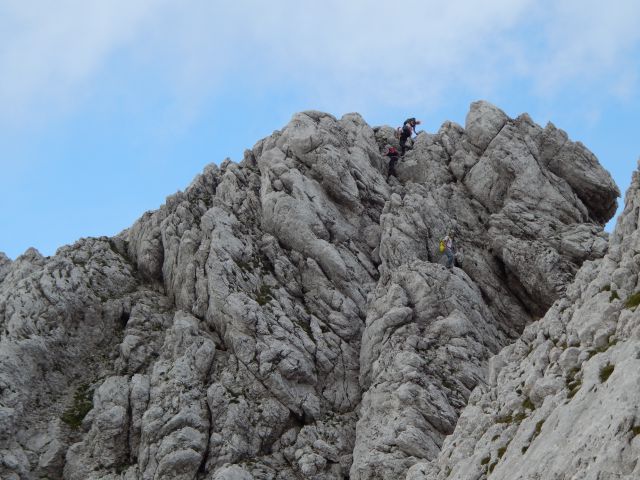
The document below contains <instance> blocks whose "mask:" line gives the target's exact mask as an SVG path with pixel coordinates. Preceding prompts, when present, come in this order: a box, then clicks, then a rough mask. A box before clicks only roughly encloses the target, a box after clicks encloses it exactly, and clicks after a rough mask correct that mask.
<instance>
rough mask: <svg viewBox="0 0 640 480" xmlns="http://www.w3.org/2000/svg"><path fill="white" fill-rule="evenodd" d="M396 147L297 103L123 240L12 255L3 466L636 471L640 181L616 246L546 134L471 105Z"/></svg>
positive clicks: (591, 195) (294, 473)
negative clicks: (449, 247)
mask: <svg viewBox="0 0 640 480" xmlns="http://www.w3.org/2000/svg"><path fill="white" fill-rule="evenodd" d="M386 145H395V146H396V147H398V145H397V140H396V139H395V137H394V130H393V129H392V128H391V127H379V128H371V127H369V126H368V125H367V124H366V123H365V122H364V120H363V119H362V118H361V117H360V116H359V115H357V114H348V115H345V116H344V117H343V118H341V119H339V120H337V119H336V118H334V117H332V116H331V115H328V114H325V113H320V112H314V111H309V112H304V113H300V114H296V115H295V116H294V117H293V119H292V120H291V122H290V123H289V124H288V125H287V126H286V127H285V128H284V129H283V130H282V131H276V132H274V134H273V135H271V136H270V137H268V138H266V139H264V140H261V141H260V142H258V143H257V144H256V145H255V146H254V147H253V149H252V150H248V151H246V152H245V156H244V159H243V160H242V162H240V163H239V164H236V163H233V162H231V161H228V160H227V161H225V162H223V163H222V164H221V165H220V167H217V166H215V165H210V166H208V167H206V168H205V170H204V172H203V173H202V174H201V175H199V176H198V177H197V178H196V179H195V180H194V181H193V183H192V184H191V185H190V186H189V187H188V188H187V189H186V191H185V192H179V193H177V194H175V195H172V196H170V197H168V198H167V201H166V204H165V205H163V206H162V207H161V208H160V209H158V210H157V211H154V212H148V213H146V214H145V215H143V216H142V218H140V220H138V221H137V222H136V223H135V224H134V225H133V226H132V227H131V228H129V229H128V230H126V231H124V232H122V233H121V234H119V235H118V236H116V237H113V238H106V237H105V238H87V239H82V240H80V241H78V242H77V243H75V244H74V245H71V246H66V247H63V248H61V249H59V250H58V251H57V253H56V255H55V256H53V257H47V258H44V257H42V256H41V255H40V254H39V253H38V252H37V251H35V250H28V251H27V252H26V253H25V254H24V255H22V256H21V257H19V258H17V259H16V260H15V261H11V260H9V259H8V258H7V257H6V256H4V255H0V327H1V328H2V337H1V339H0V459H1V461H0V477H1V478H3V479H11V480H13V479H41V478H48V479H50V480H51V479H61V478H64V479H69V480H87V479H110V480H114V479H127V480H151V479H154V480H157V479H185V480H186V479H207V480H245V479H253V478H255V479H272V480H284V479H314V480H321V479H346V478H350V479H354V480H359V479H362V480H364V479H367V480H369V479H405V478H407V479H429V480H435V479H438V480H441V479H469V480H471V479H481V478H487V476H489V475H490V477H491V478H492V479H493V478H495V479H558V480H560V479H565V478H567V479H568V478H580V479H594V480H595V479H604V478H617V479H622V478H624V479H631V478H640V470H639V469H640V466H638V462H637V459H638V457H640V411H639V408H640V407H639V405H640V401H639V400H640V398H639V397H640V390H639V389H638V385H640V378H639V375H640V373H638V372H640V360H639V359H640V316H639V315H640V313H636V305H637V304H638V303H640V293H638V290H639V287H638V270H640V267H639V265H640V262H639V259H640V257H639V255H640V233H638V228H637V226H638V221H639V218H638V215H639V214H638V212H639V211H640V200H639V198H640V197H639V196H638V189H639V188H640V187H639V186H638V181H639V180H638V177H637V175H636V177H634V182H633V185H632V188H631V190H630V191H629V193H628V194H627V206H626V209H625V212H624V213H623V215H622V217H621V219H620V221H619V223H618V227H617V230H616V231H615V233H614V234H613V236H612V239H611V242H610V243H609V239H608V235H607V234H606V233H604V232H603V224H604V223H605V222H606V221H607V220H608V219H610V218H611V216H612V215H613V214H614V212H615V209H616V198H617V197H618V196H619V191H618V189H617V187H616V186H615V184H614V182H613V180H612V179H611V177H610V175H609V173H608V172H607V171H605V170H604V169H603V168H602V167H601V166H600V165H599V163H598V161H597V159H596V158H595V157H594V155H593V154H592V153H591V152H589V151H588V150H587V149H586V148H585V147H584V146H583V145H582V144H581V143H574V142H572V141H570V140H569V139H568V138H567V135H566V134H565V133H564V132H563V131H562V130H559V129H557V128H556V127H554V126H553V125H551V124H549V125H547V126H546V127H545V128H541V127H539V126H538V125H536V124H535V123H534V122H533V121H532V120H531V118H529V116H528V115H526V114H523V115H521V116H519V117H518V118H516V119H511V118H509V117H508V116H507V115H505V114H504V113H503V112H502V111H500V110H499V109H498V108H496V107H494V106H492V105H490V104H488V103H486V102H475V103H473V104H472V105H471V109H470V111H469V113H468V115H467V118H466V125H465V127H464V128H463V127H461V126H459V125H457V124H455V123H451V122H447V123H445V124H444V125H443V126H442V127H441V128H440V130H439V131H438V132H437V133H436V134H428V133H420V134H419V135H418V136H417V138H416V139H415V141H414V145H413V149H411V150H409V151H408V152H407V154H406V156H405V157H404V159H402V160H401V161H400V162H399V163H398V166H397V171H398V178H397V179H396V178H395V177H392V178H391V179H390V180H389V181H387V179H386V174H387V164H386V158H385V157H384V156H383V154H382V152H384V148H385V146H386ZM451 230H453V231H454V232H455V233H456V237H457V243H458V246H459V247H462V248H463V250H464V260H463V261H462V262H461V263H460V264H459V265H458V266H457V267H455V268H453V269H452V270H448V269H446V268H445V267H444V266H443V262H442V259H441V258H440V254H439V252H438V241H439V239H440V238H441V237H443V236H444V235H445V234H446V233H447V232H448V231H451ZM576 273H577V276H576ZM574 277H575V280H574ZM496 354H497V356H494V355H496ZM599 472H602V473H599ZM606 475H610V476H606Z"/></svg>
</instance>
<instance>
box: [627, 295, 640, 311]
mask: <svg viewBox="0 0 640 480" xmlns="http://www.w3.org/2000/svg"><path fill="white" fill-rule="evenodd" d="M638 305H640V292H636V293H634V294H633V295H631V296H630V297H629V298H627V301H626V302H624V306H625V307H627V308H636V307H637V306H638Z"/></svg>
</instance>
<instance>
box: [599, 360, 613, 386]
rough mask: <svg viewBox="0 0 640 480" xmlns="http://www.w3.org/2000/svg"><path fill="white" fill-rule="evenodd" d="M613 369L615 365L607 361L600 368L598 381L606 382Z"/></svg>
mask: <svg viewBox="0 0 640 480" xmlns="http://www.w3.org/2000/svg"><path fill="white" fill-rule="evenodd" d="M614 369H615V366H614V365H612V364H610V363H607V364H606V365H605V366H604V367H602V368H601V369H600V381H601V382H602V383H604V382H606V381H607V380H608V379H609V377H610V376H611V374H612V373H613V370H614Z"/></svg>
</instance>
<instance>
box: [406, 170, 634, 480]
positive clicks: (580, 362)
mask: <svg viewBox="0 0 640 480" xmlns="http://www.w3.org/2000/svg"><path fill="white" fill-rule="evenodd" d="M639 209H640V174H639V173H638V172H635V173H634V176H633V180H632V184H631V187H630V189H629V191H628V192H627V195H626V206H625V209H624V212H623V213H622V214H621V216H620V218H619V220H618V224H617V227H616V230H615V232H614V234H613V235H612V237H611V243H610V248H609V251H608V253H607V254H606V255H605V257H604V258H601V259H598V260H595V261H590V262H586V263H585V264H584V265H583V266H582V268H581V269H580V270H579V272H578V274H577V276H576V278H575V280H574V282H573V283H572V284H571V285H570V286H569V288H568V289H567V292H566V294H565V295H564V296H563V297H562V298H561V299H560V300H558V301H557V302H556V303H555V304H554V305H553V306H552V308H551V309H550V310H549V311H548V312H547V314H546V315H545V316H544V318H543V319H541V320H540V321H538V322H535V323H533V324H531V325H529V326H528V327H527V328H526V329H525V331H524V332H523V335H522V336H521V338H520V339H519V340H518V341H516V342H515V343H514V344H513V345H510V346H508V347H507V348H505V349H504V350H502V351H501V352H500V353H499V355H497V356H496V357H494V358H493V359H491V361H490V364H491V368H490V370H491V375H490V376H489V381H488V383H487V384H486V385H483V386H481V387H478V389H476V390H475V391H474V393H473V395H472V396H471V398H470V401H469V405H468V406H467V407H466V409H465V410H464V412H463V414H462V416H461V418H460V420H459V422H458V425H457V427H456V430H455V432H454V434H453V435H451V436H450V437H448V438H447V439H446V441H445V442H444V446H443V448H442V452H441V453H440V456H439V457H438V459H437V461H436V462H434V463H430V464H427V463H421V464H417V465H414V466H413V467H412V468H411V470H410V472H409V474H408V475H407V477H406V478H407V479H412V480H418V479H422V480H425V479H429V480H435V479H456V480H458V479H459V480H466V479H481V478H491V479H510V480H517V479H522V480H524V479H534V478H540V479H542V478H550V479H552V478H583V479H589V480H591V479H593V480H595V479H597V478H620V479H629V480H630V479H635V478H640V465H639V464H638V456H640V437H639V436H638V435H639V433H640V428H639V424H640V420H639V419H640V397H639V394H640V392H639V391H638V385H640V312H638V311H637V305H638V304H639V303H640V284H639V282H638V273H639V271H640V262H639V257H638V251H639V250H640V232H639V231H638V222H639V220H640V218H639V217H638V211H639Z"/></svg>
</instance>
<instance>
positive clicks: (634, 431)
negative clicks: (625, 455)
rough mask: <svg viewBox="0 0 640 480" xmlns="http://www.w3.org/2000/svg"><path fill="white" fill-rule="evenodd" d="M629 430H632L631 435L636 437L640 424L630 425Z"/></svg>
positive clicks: (639, 433) (639, 431) (638, 433)
mask: <svg viewBox="0 0 640 480" xmlns="http://www.w3.org/2000/svg"><path fill="white" fill-rule="evenodd" d="M631 431H632V432H633V436H634V437H637V436H638V435H640V425H636V426H635V427H631Z"/></svg>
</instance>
